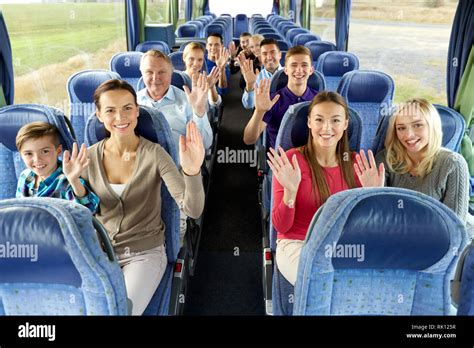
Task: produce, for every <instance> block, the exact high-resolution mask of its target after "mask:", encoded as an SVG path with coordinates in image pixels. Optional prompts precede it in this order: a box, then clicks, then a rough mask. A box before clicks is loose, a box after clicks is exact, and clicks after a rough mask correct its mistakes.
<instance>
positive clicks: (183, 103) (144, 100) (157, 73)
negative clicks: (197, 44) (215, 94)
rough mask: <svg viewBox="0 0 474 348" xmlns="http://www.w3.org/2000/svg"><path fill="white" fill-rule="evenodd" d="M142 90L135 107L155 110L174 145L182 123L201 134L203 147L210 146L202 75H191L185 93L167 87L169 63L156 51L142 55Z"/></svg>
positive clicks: (169, 77) (168, 84) (171, 70)
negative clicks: (165, 126) (167, 127)
mask: <svg viewBox="0 0 474 348" xmlns="http://www.w3.org/2000/svg"><path fill="white" fill-rule="evenodd" d="M140 71H141V73H142V77H143V82H144V83H145V86H146V88H144V89H142V90H140V91H139V92H138V93H137V99H138V104H140V105H145V106H151V107H155V108H157V109H158V110H159V111H160V112H161V113H162V114H163V115H164V117H165V118H166V120H167V121H168V123H169V125H170V128H171V131H172V133H173V138H174V140H175V144H176V146H178V144H179V136H180V135H186V124H187V123H188V122H189V121H194V122H195V123H196V125H197V127H198V129H199V131H200V132H201V135H202V139H203V143H204V147H205V148H206V149H209V148H210V147H211V145H212V138H213V136H212V128H211V125H210V124H209V119H208V117H207V114H206V106H207V92H208V89H209V88H208V85H207V80H206V76H205V75H203V74H200V75H199V76H198V75H197V74H196V75H194V76H193V81H192V84H193V88H192V91H190V90H189V89H188V88H187V86H184V90H185V92H186V93H185V92H183V91H182V90H180V89H179V88H177V87H175V86H172V85H171V76H172V74H173V64H172V63H171V60H170V58H169V57H168V56H167V55H166V54H164V53H162V52H160V51H158V50H150V51H148V52H146V53H145V54H144V55H143V57H142V60H141V63H140Z"/></svg>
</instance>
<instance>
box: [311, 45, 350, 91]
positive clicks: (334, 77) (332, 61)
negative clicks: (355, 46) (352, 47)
mask: <svg viewBox="0 0 474 348" xmlns="http://www.w3.org/2000/svg"><path fill="white" fill-rule="evenodd" d="M313 60H314V58H313ZM358 69H359V58H357V56H356V55H355V54H352V53H349V52H342V51H328V52H325V53H323V54H321V55H320V56H319V58H318V59H317V62H316V70H318V71H319V72H321V73H322V74H323V75H324V79H325V80H326V88H327V89H328V90H329V91H336V90H337V87H338V86H339V82H340V81H341V79H342V76H344V74H345V73H347V72H349V71H352V70H358Z"/></svg>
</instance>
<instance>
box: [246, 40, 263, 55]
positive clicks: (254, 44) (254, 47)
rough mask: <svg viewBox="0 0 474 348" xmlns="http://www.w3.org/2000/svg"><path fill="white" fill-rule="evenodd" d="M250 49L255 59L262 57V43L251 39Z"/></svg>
mask: <svg viewBox="0 0 474 348" xmlns="http://www.w3.org/2000/svg"><path fill="white" fill-rule="evenodd" d="M248 48H249V50H250V51H251V52H252V53H253V55H254V56H255V57H260V41H259V40H258V39H257V38H255V39H254V38H250V40H249V46H248Z"/></svg>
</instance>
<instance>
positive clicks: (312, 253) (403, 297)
mask: <svg viewBox="0 0 474 348" xmlns="http://www.w3.org/2000/svg"><path fill="white" fill-rule="evenodd" d="M368 213H370V219H368V218H367V214H368ZM420 226H424V228H420ZM466 237H467V235H466V231H465V228H464V225H463V224H462V223H461V221H460V220H459V219H458V217H457V216H456V215H455V214H454V213H453V212H452V211H451V210H450V209H449V208H448V207H446V206H445V205H444V204H442V203H440V202H438V201H437V200H435V199H433V198H431V197H429V196H426V195H424V194H421V193H418V192H414V191H411V190H406V189H400V188H392V187H386V188H360V189H353V190H346V191H343V192H339V193H337V194H335V195H332V196H331V197H330V198H329V199H328V200H327V202H326V203H325V204H324V205H323V206H322V207H321V208H320V210H319V211H318V212H317V213H316V214H315V216H314V218H313V220H312V222H311V224H310V227H309V230H308V234H307V237H306V243H305V244H304V246H303V249H302V251H301V256H300V261H299V266H298V275H297V280H296V284H295V293H294V295H295V303H294V310H293V314H294V315H448V314H452V307H451V300H450V280H451V279H452V276H453V274H454V270H455V266H456V263H457V260H458V258H459V256H458V255H459V251H460V250H462V248H463V247H464V246H465V245H466V240H467V238H466Z"/></svg>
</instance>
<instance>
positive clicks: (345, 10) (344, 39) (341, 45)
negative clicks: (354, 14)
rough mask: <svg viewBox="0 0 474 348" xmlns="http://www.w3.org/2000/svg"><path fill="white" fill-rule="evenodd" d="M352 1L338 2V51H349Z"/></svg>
mask: <svg viewBox="0 0 474 348" xmlns="http://www.w3.org/2000/svg"><path fill="white" fill-rule="evenodd" d="M351 4H352V1H351V0H336V46H337V49H338V51H347V45H348V41H349V21H350V17H351Z"/></svg>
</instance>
